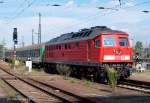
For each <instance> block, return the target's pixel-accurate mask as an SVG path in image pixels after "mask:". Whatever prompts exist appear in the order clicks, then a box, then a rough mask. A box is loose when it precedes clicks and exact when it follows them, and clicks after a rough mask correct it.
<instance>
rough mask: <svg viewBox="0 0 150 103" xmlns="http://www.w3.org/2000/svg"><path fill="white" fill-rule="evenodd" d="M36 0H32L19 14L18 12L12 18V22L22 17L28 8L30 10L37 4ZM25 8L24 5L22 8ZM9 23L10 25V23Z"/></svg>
mask: <svg viewBox="0 0 150 103" xmlns="http://www.w3.org/2000/svg"><path fill="white" fill-rule="evenodd" d="M27 1H28V0H24V3H25V2H27ZM35 1H36V0H32V1H31V2H29V1H28V5H27V6H26V7H24V8H22V9H21V10H20V11H19V12H16V13H15V15H14V16H13V17H12V18H11V21H10V22H12V21H13V20H14V19H16V18H17V17H18V16H20V15H21V14H23V13H24V12H25V11H26V10H27V9H28V8H30V7H31V6H32V5H33V4H34V3H35ZM21 6H23V3H22V4H21V5H20V7H21ZM10 22H9V23H10Z"/></svg>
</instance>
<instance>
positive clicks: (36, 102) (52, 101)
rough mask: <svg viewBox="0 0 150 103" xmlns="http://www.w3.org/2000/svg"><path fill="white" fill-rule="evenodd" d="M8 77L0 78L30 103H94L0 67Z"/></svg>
mask: <svg viewBox="0 0 150 103" xmlns="http://www.w3.org/2000/svg"><path fill="white" fill-rule="evenodd" d="M0 69H1V70H3V71H4V72H6V73H8V74H9V75H10V76H12V77H13V78H10V77H2V78H1V79H2V80H3V81H4V82H5V83H7V84H8V85H9V86H11V87H12V88H13V89H14V90H15V91H17V92H18V93H19V94H21V95H22V96H23V97H25V98H26V99H27V100H28V102H31V103H85V102H86V103H94V102H93V101H91V100H89V99H87V98H84V97H80V96H77V95H75V94H72V93H69V92H66V91H63V90H60V89H58V88H55V87H51V86H50V85H46V84H43V83H41V82H38V81H36V80H33V79H31V78H22V77H21V76H18V75H16V74H13V73H12V72H10V71H7V70H6V69H3V68H0Z"/></svg>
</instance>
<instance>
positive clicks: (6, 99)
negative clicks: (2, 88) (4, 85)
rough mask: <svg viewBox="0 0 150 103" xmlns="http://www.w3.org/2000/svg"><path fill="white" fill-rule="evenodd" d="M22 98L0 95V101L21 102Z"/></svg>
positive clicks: (3, 102) (2, 102)
mask: <svg viewBox="0 0 150 103" xmlns="http://www.w3.org/2000/svg"><path fill="white" fill-rule="evenodd" d="M23 101H24V100H21V99H20V100H19V99H17V98H11V97H0V103H22V102H23Z"/></svg>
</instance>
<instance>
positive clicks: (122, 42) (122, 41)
mask: <svg viewBox="0 0 150 103" xmlns="http://www.w3.org/2000/svg"><path fill="white" fill-rule="evenodd" d="M119 45H120V46H128V39H127V38H126V37H120V38H119Z"/></svg>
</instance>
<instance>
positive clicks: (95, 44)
mask: <svg viewBox="0 0 150 103" xmlns="http://www.w3.org/2000/svg"><path fill="white" fill-rule="evenodd" d="M94 47H95V48H99V47H100V40H95V42H94Z"/></svg>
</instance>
